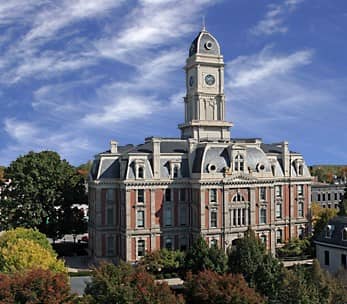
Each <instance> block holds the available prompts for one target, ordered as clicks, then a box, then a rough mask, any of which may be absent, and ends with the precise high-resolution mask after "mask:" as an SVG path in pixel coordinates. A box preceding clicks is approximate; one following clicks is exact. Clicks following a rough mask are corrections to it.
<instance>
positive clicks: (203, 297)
mask: <svg viewBox="0 0 347 304" xmlns="http://www.w3.org/2000/svg"><path fill="white" fill-rule="evenodd" d="M184 286H185V297H186V301H187V303H189V304H209V303H218V304H261V303H265V301H264V299H263V298H262V296H261V295H259V294H258V293H257V292H256V291H255V290H254V289H253V288H250V287H249V286H248V285H247V282H246V281H245V279H244V278H243V277H242V275H240V274H236V275H231V274H224V275H221V274H217V273H216V272H213V271H211V270H205V271H202V272H199V273H198V274H196V275H192V274H191V273H189V274H188V276H187V280H186V282H185V284H184Z"/></svg>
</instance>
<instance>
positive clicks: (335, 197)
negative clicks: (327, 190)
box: [334, 193, 337, 201]
mask: <svg viewBox="0 0 347 304" xmlns="http://www.w3.org/2000/svg"><path fill="white" fill-rule="evenodd" d="M334 199H335V201H337V193H335V195H334Z"/></svg>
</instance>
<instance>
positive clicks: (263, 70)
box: [228, 47, 313, 87]
mask: <svg viewBox="0 0 347 304" xmlns="http://www.w3.org/2000/svg"><path fill="white" fill-rule="evenodd" d="M312 56H313V51H312V50H302V51H298V52H295V53H292V54H290V55H275V54H273V53H272V52H271V47H265V48H264V49H263V50H262V51H261V52H260V53H259V54H256V55H253V56H240V57H237V58H236V59H235V60H233V61H232V62H230V63H229V64H228V70H229V73H230V75H231V78H230V80H229V85H230V86H231V87H246V86H250V85H252V84H254V83H256V82H258V81H263V80H266V78H269V77H273V76H275V75H281V74H282V75H283V74H286V73H288V72H290V71H291V70H293V69H295V68H297V67H299V66H302V65H306V64H309V63H310V62H311V59H312Z"/></svg>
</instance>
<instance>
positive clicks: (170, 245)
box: [165, 239, 172, 250]
mask: <svg viewBox="0 0 347 304" xmlns="http://www.w3.org/2000/svg"><path fill="white" fill-rule="evenodd" d="M165 248H166V249H168V250H172V240H171V239H166V240H165Z"/></svg>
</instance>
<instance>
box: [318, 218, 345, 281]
mask: <svg viewBox="0 0 347 304" xmlns="http://www.w3.org/2000/svg"><path fill="white" fill-rule="evenodd" d="M315 244H316V254H317V259H318V261H319V263H320V264H321V266H322V267H323V268H324V269H326V270H328V271H329V272H330V273H333V274H335V273H336V272H337V271H339V270H341V269H344V270H345V272H346V275H347V216H337V217H334V218H333V219H331V220H330V221H329V223H328V225H327V226H326V227H325V229H324V230H323V231H322V233H321V234H320V235H319V236H318V237H317V238H316V240H315Z"/></svg>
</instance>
